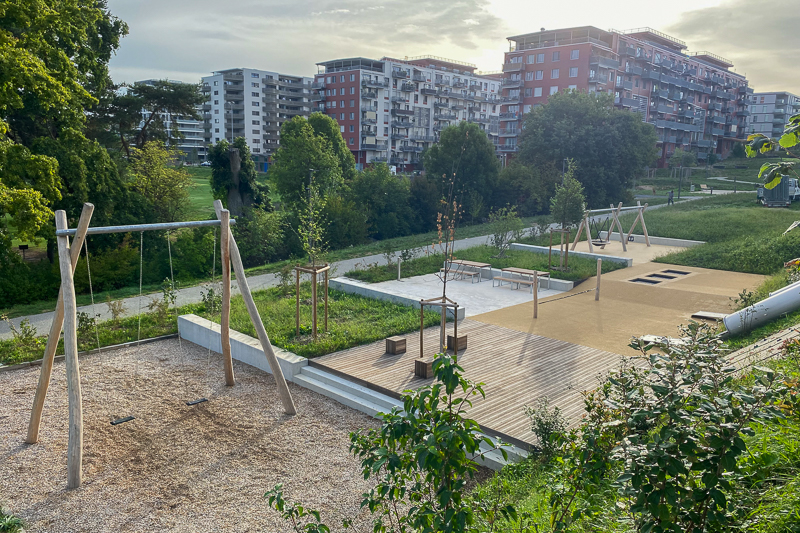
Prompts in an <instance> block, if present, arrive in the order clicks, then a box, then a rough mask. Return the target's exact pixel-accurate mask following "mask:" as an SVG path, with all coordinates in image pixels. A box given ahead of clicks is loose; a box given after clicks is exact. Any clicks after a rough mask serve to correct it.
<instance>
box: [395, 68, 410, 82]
mask: <svg viewBox="0 0 800 533" xmlns="http://www.w3.org/2000/svg"><path fill="white" fill-rule="evenodd" d="M392 77H393V78H397V79H400V80H407V79H408V72H406V71H405V70H393V71H392Z"/></svg>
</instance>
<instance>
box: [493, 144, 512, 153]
mask: <svg viewBox="0 0 800 533" xmlns="http://www.w3.org/2000/svg"><path fill="white" fill-rule="evenodd" d="M497 150H498V151H499V152H504V153H506V152H516V151H517V145H516V144H501V145H498V146H497Z"/></svg>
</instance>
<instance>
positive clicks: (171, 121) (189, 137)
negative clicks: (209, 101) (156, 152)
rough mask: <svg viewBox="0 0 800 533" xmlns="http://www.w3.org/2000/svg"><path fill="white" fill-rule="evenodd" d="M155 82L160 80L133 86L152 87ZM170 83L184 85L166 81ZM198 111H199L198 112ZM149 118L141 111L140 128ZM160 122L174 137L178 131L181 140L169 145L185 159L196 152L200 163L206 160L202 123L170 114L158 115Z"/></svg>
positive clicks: (146, 81)
mask: <svg viewBox="0 0 800 533" xmlns="http://www.w3.org/2000/svg"><path fill="white" fill-rule="evenodd" d="M156 81H161V80H155V79H150V80H141V81H137V82H135V83H134V85H154V84H155V82H156ZM167 81H169V82H170V83H184V82H181V81H177V80H167ZM198 111H199V110H198ZM148 118H150V111H147V110H144V109H143V110H142V122H141V123H140V127H141V126H143V125H144V121H146V120H147V119H148ZM159 118H160V119H161V121H162V122H163V123H164V127H165V128H166V129H167V131H168V132H170V134H171V135H174V132H176V131H178V132H180V133H181V134H182V135H183V139H174V140H173V141H172V143H170V144H171V145H172V146H174V147H175V148H178V149H179V150H181V151H182V152H183V153H184V154H185V157H186V158H187V159H191V158H192V156H193V154H192V152H193V151H196V155H197V158H198V160H200V161H202V160H204V159H205V158H206V143H205V140H204V139H203V121H202V120H197V119H194V118H192V117H187V116H182V115H173V114H171V113H160V117H159Z"/></svg>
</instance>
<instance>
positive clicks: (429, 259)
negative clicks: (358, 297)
mask: <svg viewBox="0 0 800 533" xmlns="http://www.w3.org/2000/svg"><path fill="white" fill-rule="evenodd" d="M455 255H456V257H457V258H458V259H465V260H467V261H477V262H480V263H489V264H491V265H492V266H493V267H494V268H506V267H517V268H528V269H531V270H539V271H550V272H551V275H552V276H553V277H554V278H558V279H564V280H568V281H582V280H584V279H587V278H589V277H591V276H594V275H595V274H596V273H597V262H596V261H594V260H592V259H584V258H580V257H570V259H569V268H570V269H569V271H567V272H560V271H557V270H552V271H551V270H548V268H547V255H546V254H535V253H531V252H521V251H516V250H509V251H507V252H506V254H505V257H499V258H498V257H495V256H496V255H497V249H496V248H493V247H491V246H487V245H483V246H474V247H472V248H467V249H466V250H459V251H457V252H456V254H455ZM443 261H444V259H443V256H442V255H440V254H436V255H430V256H426V257H418V258H416V259H412V260H410V261H406V262H404V263H403V264H402V266H401V269H400V271H401V277H404V278H408V277H412V276H421V275H423V274H433V273H436V272H438V271H439V269H440V268H441V267H442V263H443ZM557 262H558V255H555V256H554V264H556V263H557ZM619 268H622V265H620V264H618V263H611V262H609V261H606V262H604V263H603V272H611V271H613V270H617V269H619ZM345 275H346V276H348V277H350V278H354V279H358V280H361V281H366V282H368V283H377V282H380V281H389V280H392V279H397V267H396V266H391V267H387V266H386V265H380V266H373V267H370V268H367V269H364V270H352V271H350V272H347V273H345Z"/></svg>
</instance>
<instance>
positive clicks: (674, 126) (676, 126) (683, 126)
mask: <svg viewBox="0 0 800 533" xmlns="http://www.w3.org/2000/svg"><path fill="white" fill-rule="evenodd" d="M655 126H656V128H664V129H669V130H677V131H700V126H696V125H694V124H690V123H683V122H675V121H672V120H656V121H655Z"/></svg>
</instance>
